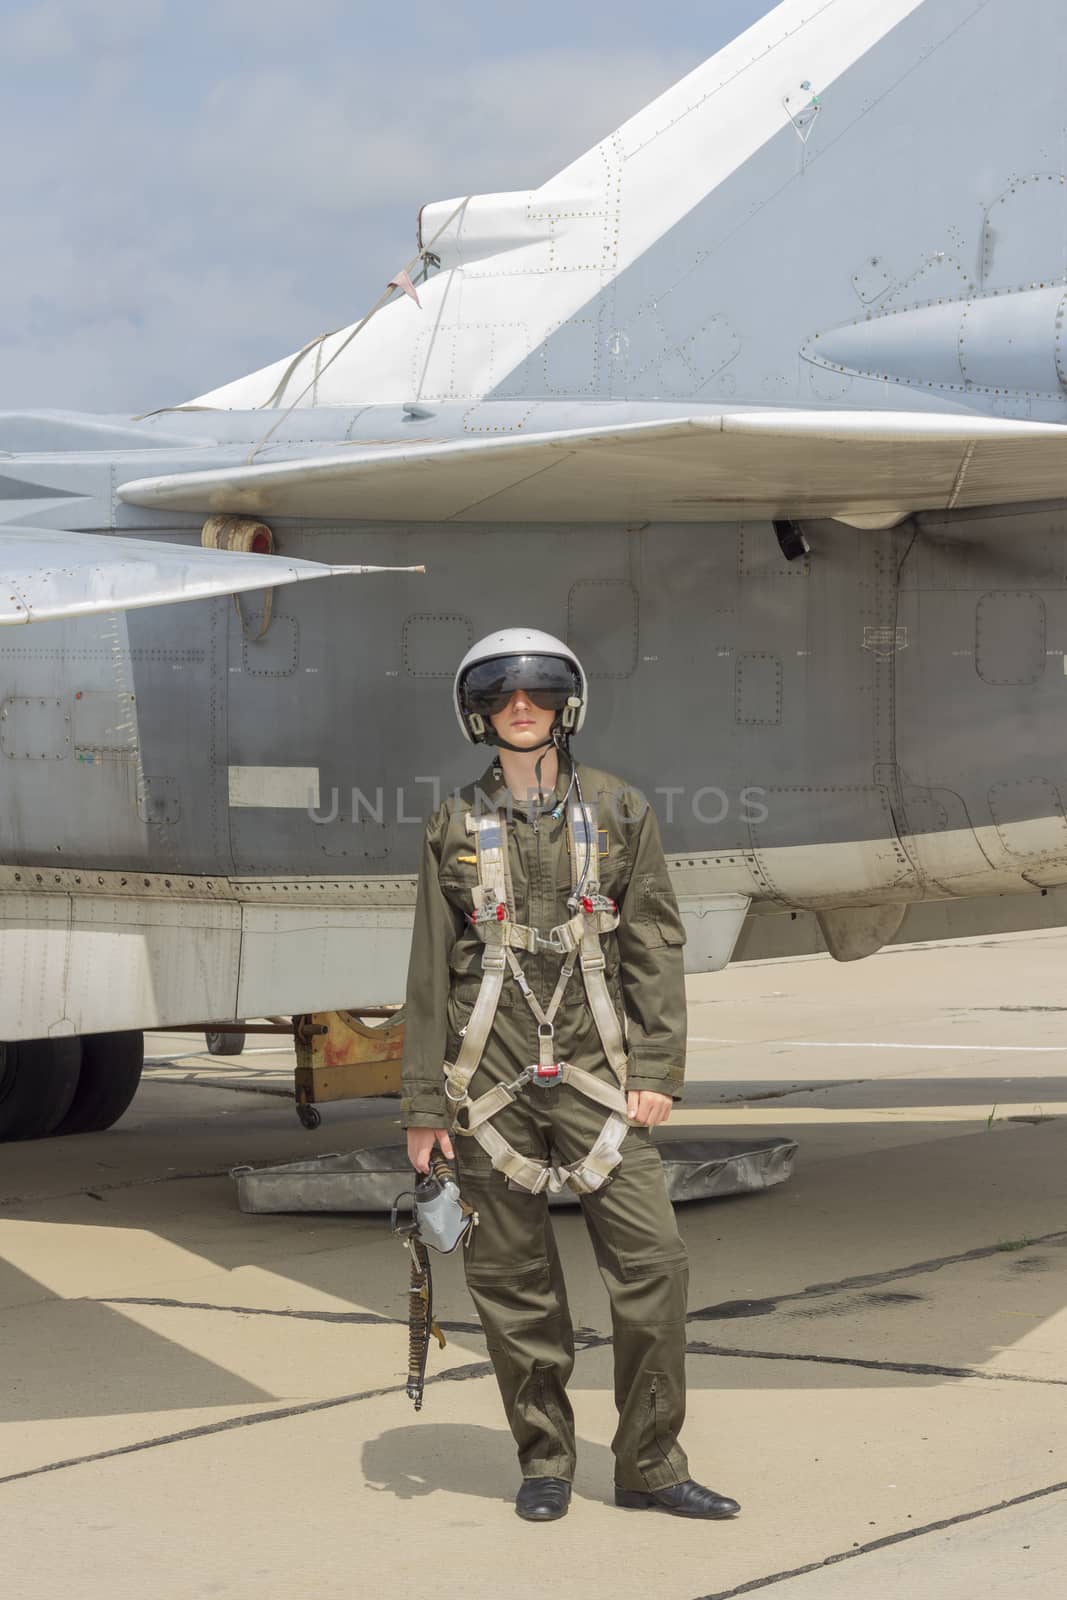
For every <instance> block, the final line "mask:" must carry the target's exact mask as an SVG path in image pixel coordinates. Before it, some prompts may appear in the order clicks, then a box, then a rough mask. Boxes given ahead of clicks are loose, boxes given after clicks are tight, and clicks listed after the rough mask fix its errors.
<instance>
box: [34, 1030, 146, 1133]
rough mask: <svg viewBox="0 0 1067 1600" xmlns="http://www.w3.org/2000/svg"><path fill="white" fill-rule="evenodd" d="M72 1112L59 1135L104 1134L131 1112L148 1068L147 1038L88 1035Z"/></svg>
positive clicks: (134, 1033) (130, 1034)
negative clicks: (132, 1104) (146, 1067)
mask: <svg viewBox="0 0 1067 1600" xmlns="http://www.w3.org/2000/svg"><path fill="white" fill-rule="evenodd" d="M81 1046H82V1069H81V1075H80V1076H79V1078H78V1087H77V1088H76V1089H75V1091H74V1099H73V1100H72V1101H71V1104H70V1110H69V1111H68V1112H67V1114H66V1116H65V1117H64V1118H63V1121H62V1122H61V1123H60V1124H59V1126H58V1127H57V1128H56V1129H55V1132H56V1133H102V1132H103V1131H104V1129H105V1128H110V1127H112V1126H113V1125H114V1124H115V1123H116V1122H117V1121H118V1120H119V1118H120V1117H121V1116H122V1114H123V1112H124V1111H126V1110H128V1108H129V1104H130V1101H131V1100H132V1099H133V1097H134V1095H135V1094H136V1093H137V1086H138V1084H139V1083H140V1081H141V1070H142V1068H143V1067H144V1034H143V1033H141V1032H140V1031H139V1030H136V1031H131V1032H128V1033H87V1034H84V1035H83V1036H82V1041H81Z"/></svg>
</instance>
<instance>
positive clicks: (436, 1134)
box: [408, 1095, 659, 1172]
mask: <svg viewBox="0 0 1067 1600" xmlns="http://www.w3.org/2000/svg"><path fill="white" fill-rule="evenodd" d="M656 1098H657V1099H658V1098H659V1096H658V1095H657V1096H656ZM435 1144H436V1145H440V1147H441V1154H442V1155H443V1156H444V1158H445V1160H446V1161H451V1160H452V1159H453V1157H454V1154H455V1152H454V1151H453V1149H452V1141H451V1139H450V1138H449V1137H448V1129H447V1128H409V1129H408V1160H409V1161H410V1162H411V1165H412V1166H413V1167H414V1168H415V1171H416V1172H429V1170H430V1157H431V1155H432V1154H433V1147H434V1145H435Z"/></svg>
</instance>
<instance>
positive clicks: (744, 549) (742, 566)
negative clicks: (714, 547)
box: [737, 522, 811, 578]
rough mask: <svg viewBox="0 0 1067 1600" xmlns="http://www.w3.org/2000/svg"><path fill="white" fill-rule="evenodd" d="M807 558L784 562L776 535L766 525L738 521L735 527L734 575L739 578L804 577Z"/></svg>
mask: <svg viewBox="0 0 1067 1600" xmlns="http://www.w3.org/2000/svg"><path fill="white" fill-rule="evenodd" d="M810 571H811V557H810V556H802V557H801V558H800V560H799V561H787V560H786V558H785V556H784V555H783V554H782V547H781V545H780V544H779V543H778V536H777V534H776V533H775V531H774V527H773V525H772V524H771V523H769V522H742V523H739V524H738V528H737V575H738V577H739V578H806V577H807V576H808V574H809V572H810Z"/></svg>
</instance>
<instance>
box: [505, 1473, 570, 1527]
mask: <svg viewBox="0 0 1067 1600" xmlns="http://www.w3.org/2000/svg"><path fill="white" fill-rule="evenodd" d="M570 1503H571V1486H570V1484H569V1483H568V1482H567V1480H566V1478H523V1480H522V1483H521V1485H520V1487H519V1492H518V1494H517V1495H516V1496H515V1510H516V1511H517V1512H518V1514H519V1516H520V1517H523V1518H525V1520H526V1521H527V1522H555V1521H556V1520H557V1519H558V1518H559V1517H565V1516H566V1515H567V1508H568V1507H569V1505H570Z"/></svg>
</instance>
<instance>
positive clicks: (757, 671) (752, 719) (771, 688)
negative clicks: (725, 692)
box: [734, 653, 782, 724]
mask: <svg viewBox="0 0 1067 1600" xmlns="http://www.w3.org/2000/svg"><path fill="white" fill-rule="evenodd" d="M781 720H782V663H781V659H780V658H779V657H778V656H772V655H765V654H756V653H752V654H746V655H739V656H738V658H737V662H736V665H735V667H734V721H735V722H742V723H744V722H748V723H764V724H765V723H779V722H781Z"/></svg>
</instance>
